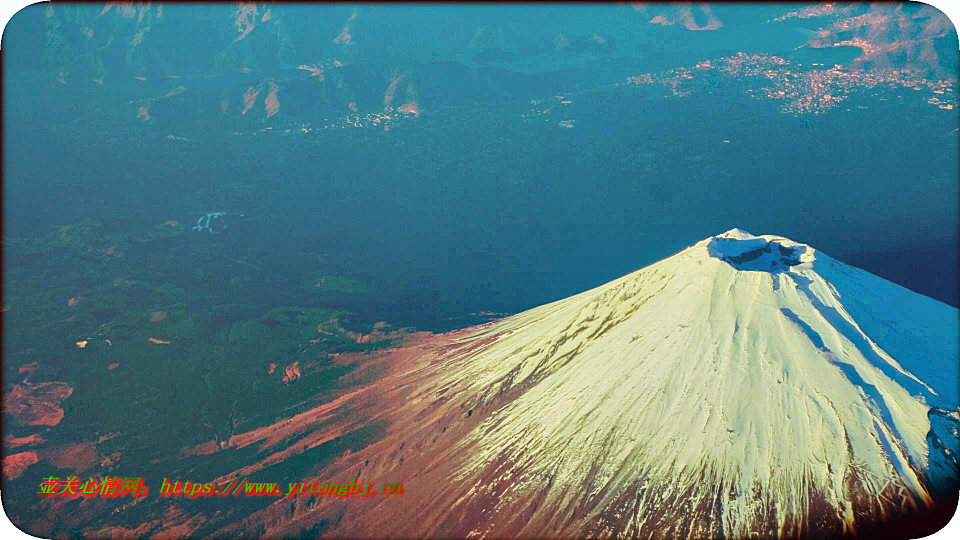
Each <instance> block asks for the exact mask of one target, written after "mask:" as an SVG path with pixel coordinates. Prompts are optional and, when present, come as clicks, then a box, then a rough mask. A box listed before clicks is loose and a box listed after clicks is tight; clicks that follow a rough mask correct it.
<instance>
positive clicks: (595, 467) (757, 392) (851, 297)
mask: <svg viewBox="0 0 960 540" xmlns="http://www.w3.org/2000/svg"><path fill="white" fill-rule="evenodd" d="M957 344H958V313H957V310H956V309H954V308H952V307H950V306H947V305H945V304H942V303H940V302H937V301H935V300H932V299H929V298H926V297H923V296H920V295H918V294H916V293H913V292H911V291H909V290H907V289H904V288H902V287H899V286H897V285H894V284H892V283H890V282H887V281H885V280H883V279H880V278H878V277H876V276H873V275H871V274H868V273H867V272H864V271H862V270H859V269H856V268H853V267H850V266H847V265H845V264H843V263H840V262H838V261H835V260H833V259H831V258H830V257H828V256H826V255H824V254H823V253H819V252H817V251H816V250H814V249H813V248H811V247H810V246H807V245H805V244H801V243H798V242H794V241H792V240H789V239H787V238H784V237H780V236H772V235H764V236H754V235H752V234H749V233H746V232H744V231H741V230H738V229H732V230H730V231H727V232H725V233H723V234H719V235H717V236H713V237H710V238H706V239H704V240H702V241H700V242H698V243H696V244H694V245H692V246H690V247H689V248H687V249H684V250H682V251H680V252H678V253H676V254H674V255H673V256H670V257H667V258H666V259H663V260H661V261H659V262H657V263H655V264H652V265H650V266H647V267H645V268H642V269H640V270H637V271H635V272H633V273H630V274H628V275H626V276H623V277H622V278H620V279H617V280H614V281H611V282H610V283H607V284H604V285H601V286H599V287H597V288H595V289H592V290H589V291H586V292H583V293H580V294H578V295H575V296H572V297H569V298H566V299H563V300H560V301H557V302H553V303H550V304H546V305H544V306H540V307H537V308H534V309H531V310H529V311H526V312H523V313H519V314H516V315H513V316H511V317H507V318H504V319H501V320H499V321H494V322H492V323H488V324H486V325H482V326H478V327H474V328H468V329H465V330H461V331H457V332H453V333H450V334H446V335H442V336H438V337H437V338H435V339H434V340H432V341H430V342H428V343H427V344H423V345H420V346H418V347H414V348H412V349H407V350H405V351H402V352H396V353H391V354H394V356H391V357H388V363H389V364H390V365H391V366H392V369H393V370H394V373H393V374H392V375H390V376H388V377H386V378H385V379H383V380H382V381H381V382H379V383H378V384H377V385H376V387H375V388H372V389H371V390H370V391H369V392H367V393H365V394H362V395H361V396H359V397H357V399H356V401H355V402H353V403H354V404H353V405H351V404H349V403H348V404H346V405H344V407H345V408H346V409H349V410H351V411H352V414H357V415H358V414H359V411H361V410H376V411H378V412H377V413H376V414H377V416H380V415H383V416H382V418H385V419H386V420H388V422H389V426H390V427H389V428H388V430H387V434H386V435H385V437H384V438H383V440H381V441H380V442H378V443H376V444H373V445H371V446H369V447H367V448H365V449H363V450H362V451H359V452H356V453H353V454H350V455H349V456H347V457H345V458H343V459H342V460H340V461H338V462H337V463H336V464H334V465H332V466H331V467H329V468H328V469H327V470H325V471H324V474H325V475H331V477H333V475H336V474H345V473H347V472H348V471H349V474H350V475H351V477H352V476H357V475H359V476H360V477H364V478H366V477H368V476H369V477H374V478H381V477H396V478H403V479H404V485H405V490H406V491H405V493H406V494H405V495H404V497H401V498H398V499H396V500H391V501H389V502H388V503H383V502H382V501H381V502H377V501H370V502H364V503H363V504H362V506H364V508H362V509H356V511H357V512H362V513H363V515H364V516H365V519H364V520H362V523H363V524H362V525H360V523H361V520H356V521H351V520H349V519H345V520H343V522H344V523H346V525H344V526H343V530H342V533H343V534H346V535H348V536H350V535H353V536H364V535H370V534H374V532H375V533H376V534H380V535H382V534H384V532H385V531H389V532H390V534H392V535H396V536H469V537H474V536H476V537H483V536H490V537H507V536H531V535H542V534H543V533H544V531H552V533H551V534H555V535H556V536H608V535H613V536H617V535H622V534H623V535H627V536H630V537H649V536H654V537H659V536H664V537H677V536H684V537H687V536H695V537H717V536H721V535H722V536H723V537H726V538H749V537H753V536H754V535H757V536H761V537H782V536H801V535H813V536H823V535H825V534H832V533H855V532H856V531H858V530H862V529H863V528H864V527H870V526H877V525H878V524H880V523H882V522H883V520H884V519H887V518H888V517H889V516H896V515H902V514H904V513H909V512H913V511H916V510H923V509H928V508H932V507H934V506H936V504H937V500H938V494H940V493H949V492H950V490H954V491H955V489H956V485H957V458H956V456H957V454H958V452H960V441H958V431H960V430H958V428H960V422H958V419H960V416H958V409H957V406H958V404H957V387H956V382H957V376H958V372H957V352H958V350H957ZM354 407H355V408H354ZM381 411H388V412H381ZM367 505H370V506H376V505H379V507H378V508H376V509H372V508H367V507H366V506H367ZM349 507H350V508H351V509H354V508H355V507H354V505H353V504H351V505H349ZM344 508H346V507H344ZM356 508H359V507H356ZM300 511H301V512H306V513H308V515H312V516H315V518H309V519H308V521H312V522H317V520H319V519H321V516H326V515H327V514H325V513H322V512H320V513H316V514H312V512H314V511H315V509H313V510H308V509H307V508H306V507H304V508H301V510H300ZM338 511H343V509H342V508H341V509H340V510H338ZM351 511H352V510H351ZM292 512H293V513H294V514H295V515H297V516H300V514H298V513H297V511H296V510H293V511H292ZM371 516H373V517H372V518H371ZM295 519H296V520H301V519H307V518H305V517H303V516H300V517H296V518H295ZM268 532H270V531H268ZM273 532H277V533H286V532H290V531H289V530H287V529H283V528H278V529H277V530H276V531H273ZM338 534H340V533H338Z"/></svg>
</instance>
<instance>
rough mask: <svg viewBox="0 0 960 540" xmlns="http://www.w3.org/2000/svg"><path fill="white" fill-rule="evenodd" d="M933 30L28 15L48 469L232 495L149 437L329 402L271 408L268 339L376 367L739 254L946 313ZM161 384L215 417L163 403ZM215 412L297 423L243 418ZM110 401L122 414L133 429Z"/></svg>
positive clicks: (938, 33) (344, 12)
mask: <svg viewBox="0 0 960 540" xmlns="http://www.w3.org/2000/svg"><path fill="white" fill-rule="evenodd" d="M944 19H945V17H944V16H943V15H942V14H940V13H939V12H938V11H936V10H935V9H932V8H929V7H926V6H922V5H917V4H907V5H904V6H900V5H895V4H878V5H868V4H850V5H844V6H841V7H837V8H830V9H826V8H823V6H813V5H811V6H807V5H801V4H784V5H777V4H758V5H749V6H742V5H731V4H721V5H717V6H713V7H712V8H711V7H709V6H694V7H693V8H691V7H690V6H684V5H679V4H677V5H674V4H650V5H643V6H629V5H613V4H610V5H590V6H577V5H564V6H550V5H536V6H507V5H497V6H485V5H472V6H467V7H453V6H433V5H402V6H379V5H369V4H363V5H357V6H354V5H315V6H314V5H308V4H282V3H280V4H261V3H254V4H250V5H240V4H237V5H235V4H209V5H186V4H171V5H165V4H164V5H160V4H154V5H152V6H151V5H149V4H126V3H121V4H110V5H106V6H105V5H103V4H93V3H91V4H56V5H54V6H52V7H51V6H48V5H46V4H43V5H40V4H38V5H35V6H31V7H28V8H26V9H24V10H23V11H21V12H20V13H19V14H17V15H16V16H15V17H14V18H13V19H12V20H11V21H10V23H9V24H8V26H7V27H6V28H5V30H4V34H3V42H2V51H3V130H4V131H3V140H4V147H3V157H4V163H3V167H4V169H3V177H4V182H3V308H4V313H3V324H4V378H5V380H7V381H8V383H9V382H16V381H17V380H19V379H23V375H22V374H23V373H25V372H26V373H32V372H33V371H34V370H35V371H36V374H35V375H31V376H33V377H35V378H34V379H33V381H34V382H37V381H45V382H50V384H68V385H69V387H71V388H72V389H73V393H72V395H70V397H68V398H66V399H65V400H64V401H62V403H60V407H62V408H63V410H64V411H65V416H64V417H63V421H62V422H60V423H59V425H57V427H56V429H55V430H54V431H53V432H51V433H46V434H44V438H45V439H46V440H47V441H48V442H57V441H59V443H62V444H67V443H66V441H72V442H71V443H70V444H73V442H75V441H78V440H81V439H82V440H90V439H91V438H93V440H96V437H97V436H106V435H107V434H109V433H114V432H123V433H124V434H126V435H130V437H132V439H125V440H124V442H123V443H122V445H121V444H120V443H119V442H118V441H119V440H120V439H119V438H118V439H112V441H113V442H110V441H108V442H106V443H105V444H101V445H100V447H99V448H98V449H97V451H96V452H95V453H94V457H93V458H91V460H92V461H91V463H93V462H95V463H97V464H102V460H103V459H104V458H105V457H109V456H113V458H111V459H112V462H113V463H117V462H120V461H119V460H127V461H124V463H125V464H130V463H133V464H134V467H133V468H135V469H136V473H137V474H140V471H141V470H143V471H144V473H143V474H145V475H147V476H149V475H151V474H153V475H154V476H156V477H157V478H159V477H162V476H170V475H171V474H174V473H175V472H177V471H180V472H184V471H203V470H207V469H204V467H208V468H214V469H216V467H220V465H217V464H214V463H211V462H206V461H202V460H201V457H206V456H201V457H195V458H194V457H191V458H190V460H192V461H187V462H177V463H176V464H173V463H172V462H170V461H169V460H168V461H166V462H161V464H160V465H156V461H154V462H152V463H151V462H150V461H149V460H150V459H152V458H154V457H156V458H157V459H160V458H159V457H158V456H162V455H164V454H165V453H166V452H168V451H169V449H170V446H169V445H168V444H167V442H166V440H165V439H161V438H160V436H159V435H158V433H165V434H166V435H169V436H170V437H174V436H175V437H179V439H178V440H179V441H180V443H183V444H187V443H191V442H192V443H195V444H200V443H201V442H204V441H206V440H208V439H212V438H213V437H216V440H217V441H220V440H221V439H220V438H221V437H222V436H223V433H222V430H221V429H220V428H216V427H214V428H211V429H212V430H213V432H212V434H211V431H210V429H207V428H206V427H204V426H207V427H209V425H211V424H212V425H214V426H218V425H223V424H224V422H226V424H227V425H230V426H231V427H230V428H229V430H230V431H231V432H232V429H233V427H232V426H233V425H237V424H236V422H237V421H238V420H237V419H240V423H241V424H242V423H244V422H246V423H247V424H250V425H260V424H263V423H266V422H269V421H272V420H273V419H275V417H277V415H279V414H281V413H280V412H278V411H281V410H284V411H287V410H293V409H291V408H293V407H296V406H297V405H298V404H300V403H301V402H302V401H303V400H305V399H308V397H309V398H311V399H312V396H313V395H314V393H315V392H316V388H313V389H311V390H309V391H308V390H306V389H304V390H300V389H297V388H294V387H293V385H290V386H289V387H288V386H284V387H283V388H282V389H274V390H271V388H273V387H268V386H267V385H266V383H264V384H263V385H260V384H259V382H257V383H253V382H252V381H253V380H254V375H253V374H258V375H257V376H259V374H260V373H263V372H264V371H265V370H266V369H267V368H266V366H267V364H269V365H270V366H273V365H274V364H277V365H279V366H281V370H282V369H283V367H282V366H284V365H288V364H290V363H291V361H292V358H293V357H294V356H295V355H299V354H302V353H301V349H298V348H297V347H298V345H297V344H296V343H294V342H293V341H290V342H286V341H283V340H284V339H287V337H289V335H297V332H300V331H301V330H300V329H301V327H302V328H306V329H308V330H312V331H313V334H311V335H310V336H309V337H310V338H315V337H316V334H317V332H318V331H319V332H320V334H321V338H318V339H327V340H328V341H325V342H322V343H321V344H320V345H318V347H321V346H322V347H324V351H327V352H337V351H346V352H350V351H361V350H368V349H369V348H370V347H372V346H373V345H372V344H371V343H367V342H364V341H363V339H361V338H359V337H357V336H361V337H362V336H364V335H374V334H375V333H376V332H380V331H381V330H380V329H381V328H382V329H383V330H382V331H383V332H384V333H386V332H392V331H395V332H412V331H413V329H416V330H425V331H431V332H442V331H448V330H451V329H455V328H461V327H464V326H468V325H471V324H476V323H479V322H485V321H487V320H490V319H492V318H495V317H499V316H502V315H503V314H506V313H516V312H519V311H522V310H525V309H528V308H530V307H533V306H537V305H541V304H544V303H547V302H551V301H554V300H557V299H561V298H564V297H567V296H570V295H572V294H575V293H578V292H581V291H584V290H587V289H590V288H592V287H595V286H597V285H600V284H602V283H604V282H606V281H609V280H611V279H613V278H616V277H618V276H621V275H624V274H626V273H628V272H630V271H632V270H635V269H637V268H640V267H642V266H645V265H647V264H650V263H653V262H654V261H657V260H659V259H662V258H664V257H666V256H668V255H670V254H672V253H675V252H677V251H679V250H681V249H683V248H685V247H686V246H688V245H691V244H693V243H695V242H697V241H699V240H701V239H704V238H706V237H708V236H711V235H715V234H718V233H721V232H723V231H726V230H728V229H731V228H733V227H738V228H740V229H743V230H746V231H749V232H751V233H753V234H758V235H759V234H778V235H783V236H786V237H788V238H790V239H793V240H796V241H798V242H803V243H806V244H809V245H811V246H814V247H815V248H816V249H818V250H820V251H822V252H824V253H826V254H828V255H830V256H831V257H833V258H835V259H838V260H840V261H843V262H845V263H847V264H850V265H853V266H857V267H860V268H863V269H865V270H868V271H869V272H871V273H874V274H876V275H877V276H880V277H883V278H885V279H888V280H890V281H893V282H894V283H896V284H898V285H901V286H903V287H906V288H908V289H910V290H913V291H916V292H919V293H921V294H924V295H927V296H930V297H932V298H934V299H936V300H939V301H940V302H944V303H946V304H949V305H951V306H958V305H960V291H958V285H957V284H958V279H957V277H958V271H960V257H958V253H960V238H958V229H960V185H958V181H957V178H958V173H960V165H958V140H960V139H958V126H960V120H958V119H960V117H958V111H960V109H958V107H957V92H958V88H957V70H958V59H957V49H958V42H957V34H956V31H955V30H954V28H953V27H952V24H951V23H949V21H948V20H947V21H946V22H945V21H944ZM891 21H895V23H894V22H891ZM212 213H214V214H215V213H223V215H222V216H220V215H217V216H212V217H211V216H209V215H208V214H212ZM207 218H210V219H209V221H206V220H207ZM196 227H198V228H199V229H200V230H194V229H195V228H196ZM278 313H279V314H281V315H282V316H281V315H277V314H278ZM293 313H297V314H296V315H293ZM305 313H306V314H307V315H304V314H305ZM161 314H162V315H161ZM311 317H312V318H311ZM328 318H329V320H330V321H333V322H331V323H330V328H331V330H330V332H332V334H330V335H331V336H333V337H324V336H327V334H324V333H323V332H324V330H322V328H324V327H323V324H326V323H323V321H326V320H327V319H328ZM378 321H384V322H385V323H386V326H377V327H374V326H373V325H374V323H377V322H378ZM254 327H255V328H254ZM291 328H292V330H291ZM272 332H275V333H272ZM301 335H305V334H301ZM378 335H379V334H378ZM269 336H274V337H272V338H270V337H269ZM277 336H286V337H277ZM148 338H151V339H157V340H164V341H169V342H170V346H169V347H168V348H167V349H164V351H175V352H172V353H170V354H173V355H174V357H175V358H176V360H175V362H173V363H167V364H161V362H160V360H158V358H159V357H158V356H157V355H159V354H160V353H158V352H156V351H157V350H159V349H163V347H160V346H154V345H152V344H150V343H147V339H148ZM124 340H129V341H130V342H131V343H134V342H135V343H136V345H124V344H123V343H124ZM338 340H339V341H338ZM80 341H83V342H84V344H85V345H84V346H83V350H82V351H81V350H80V349H78V345H77V343H78V342H80ZM301 341H303V340H302V339H301ZM88 342H89V345H87V343H88ZM107 342H109V343H107ZM145 343H146V345H144V344H145ZM153 343H156V342H153ZM250 343H256V345H250ZM377 346H386V342H384V343H383V344H381V345H377ZM138 347H139V348H138ZM257 347H259V348H257ZM253 349H256V351H254V352H251V351H253ZM255 352H256V354H255ZM80 354H83V355H86V356H85V357H84V359H82V360H81V359H80V357H79V356H78V355H80ZM164 354H166V352H165V353H164ZM151 355H153V356H151ZM87 357H89V358H87ZM228 357H229V358H231V360H230V361H227V362H225V361H224V360H223V359H224V358H228ZM30 362H33V363H34V364H33V367H28V368H24V366H30ZM36 364H39V365H36ZM108 365H109V366H113V367H109V368H108V367H107V366H108ZM24 369H26V371H24ZM269 369H270V373H273V367H270V368H269ZM330 369H331V370H340V369H343V370H346V368H342V367H336V368H330ZM304 371H305V373H306V370H304ZM345 372H346V371H344V373H345ZM330 373H335V374H340V373H341V372H340V371H332V372H325V373H324V374H323V375H317V374H316V373H312V374H309V377H317V379H316V381H326V380H327V379H323V377H329V374H330ZM297 376H298V377H299V376H300V372H299V371H297ZM290 378H291V379H292V378H293V377H292V375H291V376H290ZM306 378H308V375H304V379H306ZM257 380H258V381H259V379H257ZM310 380H311V381H314V379H310ZM55 381H61V382H55ZM158 381H162V382H158ZM168 381H170V382H168ZM286 382H287V379H286V378H285V379H284V383H286ZM174 383H175V384H178V385H181V386H180V387H179V390H178V392H180V394H179V395H181V396H182V395H189V394H188V393H190V392H193V393H194V394H192V395H199V396H201V398H200V399H197V400H193V401H192V402H190V403H180V402H176V403H175V402H174V401H175V398H170V397H169V394H168V393H167V392H169V391H170V389H169V388H167V387H166V386H165V385H167V384H171V385H172V384H174ZM278 384H279V383H278ZM317 384H320V385H321V386H322V384H326V383H321V382H318V383H317ZM238 385H240V386H238ZM258 385H259V386H258ZM229 388H233V389H236V388H242V389H245V390H244V391H245V392H250V393H253V394H251V395H260V394H256V393H255V392H260V393H263V392H274V391H276V392H277V393H278V394H277V395H280V396H282V397H276V396H273V395H272V394H270V395H269V396H268V397H266V398H265V399H267V400H274V399H275V401H272V402H273V403H275V404H276V405H275V407H274V409H273V412H269V411H263V410H257V409H256V407H255V406H254V405H253V404H252V403H248V402H246V401H244V402H242V403H240V404H239V405H237V404H236V402H234V401H232V400H231V399H232V398H231V399H227V398H224V397H223V396H225V395H228V392H230V391H232V390H228V389H229ZM277 388H279V387H277ZM291 388H293V389H291ZM5 390H6V389H5ZM68 395H69V394H68ZM38 399H40V398H38ZM50 399H52V398H49V396H48V397H45V398H43V400H46V401H49V400H50ZM118 399H123V400H127V401H125V403H127V404H128V407H125V410H127V409H130V410H135V411H136V412H131V413H130V416H125V417H123V418H120V417H118V416H117V414H116V412H115V411H113V407H112V405H111V403H115V402H116V400H118ZM284 400H285V401H284ZM217 403H223V404H222V405H216V404H217ZM231 404H233V407H232V409H231ZM178 407H179V409H178ZM238 407H239V408H238ZM284 407H287V409H284ZM80 411H83V412H82V414H81V413H80ZM271 415H272V416H271ZM184 418H190V419H191V420H189V421H184V420H183V419H184ZM195 418H198V420H194V419H195ZM57 422H59V419H57V420H56V421H55V422H53V424H50V423H46V424H43V425H48V426H49V425H56V424H57ZM231 422H233V424H231ZM28 425H36V424H30V423H29V422H25V423H24V425H15V424H14V423H11V422H5V426H7V427H5V435H6V434H12V436H15V437H29V436H31V433H32V432H30V431H29V429H30V428H28V427H24V426H28ZM91 432H93V433H96V434H99V435H89V436H84V437H81V436H79V435H78V434H81V433H83V434H87V433H91ZM225 439H226V440H227V441H229V434H227V435H226V436H225ZM131 441H136V442H137V443H138V444H135V443H134V442H131ZM114 443H116V444H117V445H118V446H115V447H111V446H110V445H112V444H114ZM180 443H178V444H180ZM134 446H136V447H137V448H139V449H140V450H138V452H140V451H142V457H134V454H133V452H132V451H130V452H128V451H127V450H126V449H128V448H129V449H132V448H133V447H134ZM57 448H60V447H57ZM177 448H179V446H178V447H177ZM337 448H338V450H339V448H340V447H337ZM324 451H325V452H333V450H330V449H329V448H328V449H327V450H324ZM49 452H51V453H50V454H48V457H47V458H45V457H44V456H45V454H43V452H42V451H41V455H40V461H39V463H36V464H34V465H32V466H30V468H29V469H27V470H26V472H24V473H23V474H22V476H20V477H19V478H17V479H16V480H14V479H13V478H7V479H5V480H6V481H7V484H6V485H7V486H22V489H24V490H28V489H32V490H33V492H32V493H35V492H36V482H37V481H38V479H39V478H41V477H43V476H45V475H49V474H52V473H54V472H57V471H58V470H61V469H63V468H65V467H66V466H64V465H63V464H62V460H61V462H57V460H56V458H55V457H49V456H55V455H59V454H57V453H56V452H57V451H54V450H50V451H49ZM138 455H139V454H138ZM248 457H249V456H248ZM164 459H166V458H164ZM239 459H241V458H237V460H239ZM312 459H315V460H319V458H317V457H316V456H314V457H313V458H312ZM58 463H59V464H58ZM290 466H291V467H293V466H294V465H290ZM90 467H94V465H89V466H88V467H87V468H82V467H79V466H77V467H75V468H76V470H84V471H86V470H90ZM104 467H106V466H104ZM217 470H219V469H217ZM61 472H62V471H61ZM292 474H294V473H291V476H290V477H291V478H293V476H292ZM286 476H287V474H286V473H284V477H286ZM5 491H6V490H5ZM25 492H26V491H25ZM5 495H6V493H5ZM25 498H26V497H25ZM5 501H6V499H5ZM35 502H36V501H34V500H33V499H30V500H29V501H26V500H25V501H23V502H22V504H18V502H17V501H15V502H14V503H13V505H12V506H7V505H6V502H5V508H6V509H7V511H8V513H13V514H16V513H17V512H26V513H28V514H29V513H30V512H35V511H36V508H34V507H33V506H32V505H34V504H35ZM201 502H202V501H198V502H197V503H196V504H195V505H194V506H197V507H199V505H200V504H201ZM245 504H246V503H245ZM250 504H254V503H250ZM142 506H144V507H146V506H147V505H142ZM103 511H104V512H107V510H103ZM152 511H153V510H142V511H141V510H137V512H141V513H140V514H136V515H132V517H128V518H124V519H127V520H128V524H127V525H128V526H129V527H130V528H135V527H136V526H137V524H138V523H140V522H141V521H143V520H145V519H147V517H145V516H147V515H148V512H152ZM91 515H95V513H94V514H91ZM61 517H62V516H61ZM88 517H90V516H86V517H82V518H81V517H79V516H73V517H71V518H70V519H66V518H63V519H66V520H65V521H63V520H61V521H58V522H57V524H56V525H52V524H50V523H47V522H42V523H40V522H34V521H32V520H30V521H28V522H26V523H30V524H31V525H30V526H31V527H34V528H33V529H30V530H34V531H39V534H41V535H44V534H47V533H50V534H54V533H58V532H64V533H67V532H70V531H80V530H87V531H89V530H90V529H84V527H87V526H88V525H89V524H88V523H87V522H85V521H84V520H85V519H87V518H88ZM91 519H92V518H91ZM37 523H39V524H37ZM202 532H203V531H202V530H201V531H200V532H199V533H198V534H201V533H202Z"/></svg>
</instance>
